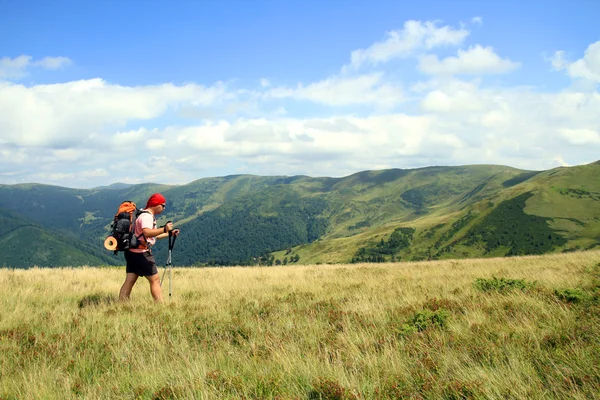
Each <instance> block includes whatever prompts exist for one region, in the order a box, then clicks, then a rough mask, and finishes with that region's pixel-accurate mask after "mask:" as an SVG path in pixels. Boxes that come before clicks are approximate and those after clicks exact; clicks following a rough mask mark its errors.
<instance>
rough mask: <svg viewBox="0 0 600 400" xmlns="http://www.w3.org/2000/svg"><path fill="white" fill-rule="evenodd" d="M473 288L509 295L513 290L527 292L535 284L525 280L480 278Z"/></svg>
mask: <svg viewBox="0 0 600 400" xmlns="http://www.w3.org/2000/svg"><path fill="white" fill-rule="evenodd" d="M473 286H474V287H475V288H476V289H478V290H479V291H482V292H499V293H507V292H510V291H513V290H527V289H530V288H532V287H534V286H535V283H533V282H527V281H525V280H524V279H509V278H496V277H493V278H491V279H485V278H478V279H476V280H475V282H474V283H473Z"/></svg>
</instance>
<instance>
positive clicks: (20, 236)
mask: <svg viewBox="0 0 600 400" xmlns="http://www.w3.org/2000/svg"><path fill="white" fill-rule="evenodd" d="M0 226H2V227H3V229H2V234H0V248H1V249H2V253H1V254H2V257H1V258H0V267H13V268H27V267H33V266H39V267H55V266H65V265H68V266H81V265H95V266H98V265H106V264H112V263H114V262H113V260H111V258H109V257H108V256H107V254H105V252H102V251H100V249H98V248H97V246H92V245H89V244H87V243H86V242H84V241H80V240H79V239H78V238H76V237H72V236H69V235H64V234H57V233H55V232H51V231H49V230H47V229H44V228H42V227H40V226H38V225H37V224H35V223H32V222H31V221H29V220H27V219H25V218H24V217H22V216H20V215H18V214H16V213H14V212H11V211H9V210H6V209H4V208H0Z"/></svg>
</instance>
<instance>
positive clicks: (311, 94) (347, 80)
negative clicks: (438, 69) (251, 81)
mask: <svg viewBox="0 0 600 400" xmlns="http://www.w3.org/2000/svg"><path fill="white" fill-rule="evenodd" d="M265 97H266V98H275V99H282V98H293V99H297V100H309V101H312V102H315V103H321V104H326V105H333V106H344V105H360V104H375V105H380V106H393V105H394V104H396V103H399V102H401V101H402V99H403V97H402V90H401V88H400V87H399V86H398V85H396V84H394V83H391V82H388V81H386V80H385V76H384V74H383V73H381V72H379V73H372V74H365V75H358V76H350V77H348V76H333V77H331V78H327V79H324V80H322V81H319V82H315V83H311V84H308V85H303V84H301V83H299V84H298V85H297V86H296V87H277V88H273V89H271V90H269V91H268V92H267V93H266V94H265Z"/></svg>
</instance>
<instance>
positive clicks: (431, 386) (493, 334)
mask: <svg viewBox="0 0 600 400" xmlns="http://www.w3.org/2000/svg"><path fill="white" fill-rule="evenodd" d="M174 261H175V262H176V254H175V255H174ZM162 273H163V269H162V268H160V274H161V275H162ZM124 276H125V272H124V268H61V269H37V268H33V269H29V270H12V269H0V293H1V296H0V399H4V400H7V399H74V398H86V399H242V398H244V399H400V398H413V399H467V398H475V399H524V398H528V399H541V398H544V399H551V398H555V399H566V398H569V399H590V398H600V251H588V252H574V253H567V254H554V255H544V256H529V257H514V258H505V259H472V260H446V261H432V262H418V263H417V262H414V263H387V264H352V265H313V266H287V267H252V268H250V267H246V268H242V267H230V268H203V269H202V268H174V275H173V297H172V298H171V299H169V297H168V278H167V277H165V281H164V283H163V289H164V290H165V301H164V303H162V304H154V303H153V302H152V298H151V296H150V293H149V286H148V283H147V281H146V280H145V279H141V280H140V281H138V283H137V285H136V286H135V287H134V290H133V293H132V299H131V301H130V302H128V303H121V302H119V301H117V296H118V292H119V288H120V286H121V284H122V281H123V279H124Z"/></svg>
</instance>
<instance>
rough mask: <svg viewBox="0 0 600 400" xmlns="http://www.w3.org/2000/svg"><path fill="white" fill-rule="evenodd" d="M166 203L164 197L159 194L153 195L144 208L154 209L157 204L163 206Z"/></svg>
mask: <svg viewBox="0 0 600 400" xmlns="http://www.w3.org/2000/svg"><path fill="white" fill-rule="evenodd" d="M166 202H167V199H165V196H163V195H162V194H160V193H154V194H153V195H152V196H150V198H149V199H148V202H147V203H146V208H150V207H154V206H157V205H159V204H165V203H166Z"/></svg>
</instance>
